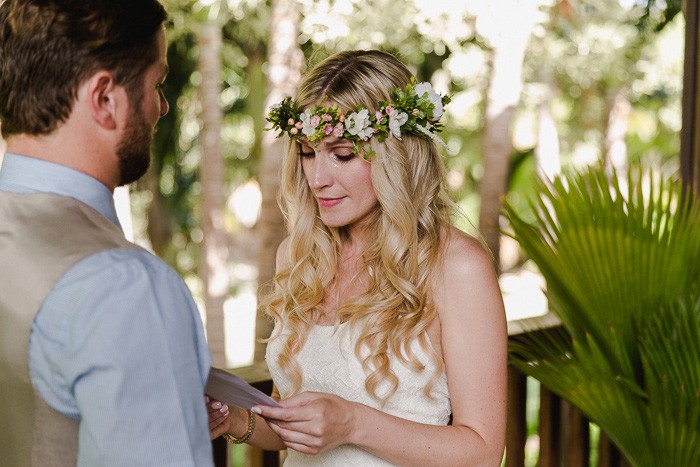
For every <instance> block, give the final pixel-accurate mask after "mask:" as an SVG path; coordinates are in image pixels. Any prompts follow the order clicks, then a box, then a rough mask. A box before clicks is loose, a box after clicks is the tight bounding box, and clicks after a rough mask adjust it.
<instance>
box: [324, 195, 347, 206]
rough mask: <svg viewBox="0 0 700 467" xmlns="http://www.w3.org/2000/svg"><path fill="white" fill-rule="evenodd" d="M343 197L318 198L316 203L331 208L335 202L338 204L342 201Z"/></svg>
mask: <svg viewBox="0 0 700 467" xmlns="http://www.w3.org/2000/svg"><path fill="white" fill-rule="evenodd" d="M344 198H345V197H342V198H319V199H318V204H319V206H321V207H322V208H331V207H333V206H335V205H337V204H339V203H340V202H341V201H343V199H344Z"/></svg>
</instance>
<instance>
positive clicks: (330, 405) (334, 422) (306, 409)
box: [253, 392, 358, 454]
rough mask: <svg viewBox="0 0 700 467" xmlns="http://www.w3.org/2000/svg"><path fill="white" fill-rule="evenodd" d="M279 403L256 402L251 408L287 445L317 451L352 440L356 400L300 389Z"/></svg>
mask: <svg viewBox="0 0 700 467" xmlns="http://www.w3.org/2000/svg"><path fill="white" fill-rule="evenodd" d="M281 404H282V407H281V408H280V407H268V406H260V405H257V406H255V407H253V412H255V413H257V414H259V415H262V416H263V417H265V419H266V421H267V424H268V425H269V426H270V428H271V429H272V431H274V432H275V433H276V434H277V435H278V436H279V437H280V438H281V439H282V441H283V442H284V444H285V445H286V446H287V447H289V448H292V449H294V450H296V451H299V452H303V453H306V454H319V453H321V452H323V451H326V450H329V449H333V448H334V447H336V446H338V445H341V444H346V443H350V442H352V441H351V437H352V434H353V432H354V429H355V419H356V409H357V406H358V404H355V403H352V402H348V401H346V400H345V399H342V398H340V397H338V396H334V395H332V394H323V393H318V392H303V393H301V394H298V395H296V396H294V397H291V398H289V399H287V400H285V401H282V402H281Z"/></svg>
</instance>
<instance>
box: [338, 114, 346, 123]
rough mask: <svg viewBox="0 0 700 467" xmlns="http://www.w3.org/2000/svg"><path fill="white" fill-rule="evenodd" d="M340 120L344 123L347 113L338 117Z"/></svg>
mask: <svg viewBox="0 0 700 467" xmlns="http://www.w3.org/2000/svg"><path fill="white" fill-rule="evenodd" d="M338 121H339V122H340V123H343V122H344V121H345V115H343V114H340V117H338Z"/></svg>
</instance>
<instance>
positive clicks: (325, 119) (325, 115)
mask: <svg viewBox="0 0 700 467" xmlns="http://www.w3.org/2000/svg"><path fill="white" fill-rule="evenodd" d="M331 120H333V117H331V116H330V115H328V114H323V121H324V122H330V121H331Z"/></svg>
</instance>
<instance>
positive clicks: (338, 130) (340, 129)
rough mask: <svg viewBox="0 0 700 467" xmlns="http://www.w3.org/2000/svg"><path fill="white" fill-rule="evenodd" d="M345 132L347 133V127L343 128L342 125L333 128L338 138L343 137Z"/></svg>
mask: <svg viewBox="0 0 700 467" xmlns="http://www.w3.org/2000/svg"><path fill="white" fill-rule="evenodd" d="M343 133H345V128H343V127H342V126H340V127H335V128H334V129H333V136H335V137H336V138H342V137H343Z"/></svg>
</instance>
